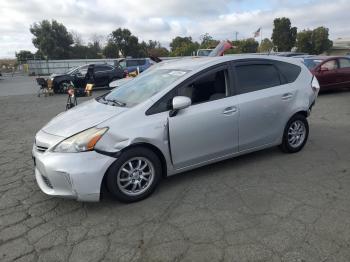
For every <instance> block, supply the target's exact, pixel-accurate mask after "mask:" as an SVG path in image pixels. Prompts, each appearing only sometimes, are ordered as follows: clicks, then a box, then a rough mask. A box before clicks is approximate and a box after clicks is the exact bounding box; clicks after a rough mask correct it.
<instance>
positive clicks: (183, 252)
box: [0, 78, 350, 262]
mask: <svg viewBox="0 0 350 262" xmlns="http://www.w3.org/2000/svg"><path fill="white" fill-rule="evenodd" d="M23 79H24V80H23ZM23 79H21V78H14V79H4V80H0V110H1V114H0V127H1V129H0V130H1V133H0V148H1V151H0V154H1V157H0V261H4V262H5V261H25V262H30V261H45V262H48V261H84V262H85V261H239V262H241V261H299V262H302V261H305V262H306V261H307V262H309V261H317V262H319V261H332V262H333V261H337V262H340V261H344V262H348V261H350V91H344V92H336V93H328V94H324V95H321V96H320V97H319V99H318V101H317V104H316V106H315V107H314V110H313V112H312V115H311V117H310V118H309V123H310V137H309V141H308V143H307V144H306V146H305V148H304V149H303V150H302V151H301V152H300V153H297V154H283V153H282V152H281V151H280V150H279V149H278V148H272V149H268V150H263V151H260V152H257V153H252V154H249V155H246V156H242V157H238V158H235V159H231V160H227V161H224V162H221V163H217V164H214V165H210V166H207V167H203V168H200V169H197V170H194V171H190V172H187V173H184V174H180V175H177V176H174V177H170V178H168V179H164V180H163V181H162V182H161V183H160V185H159V187H158V189H157V190H156V192H155V193H154V194H153V195H152V196H151V197H150V198H148V199H146V200H144V201H141V202H138V203H133V204H122V203H120V202H117V201H115V200H114V199H113V198H111V197H110V196H108V195H107V196H106V197H105V198H104V199H103V200H102V201H101V202H99V203H80V202H76V201H73V200H65V199H60V198H51V197H48V196H46V195H44V194H43V193H42V192H41V191H40V190H39V188H38V186H37V185H36V182H35V178H34V172H33V164H32V160H31V148H32V143H33V139H34V135H35V133H36V132H37V131H38V130H39V129H40V128H41V127H42V126H43V125H44V124H45V123H46V122H47V121H48V120H50V119H51V118H52V117H53V116H55V115H56V114H58V113H59V112H61V111H63V110H64V108H65V102H66V96H63V95H56V96H53V97H47V98H44V97H42V98H38V97H36V96H35V95H34V94H33V92H34V91H33V90H35V88H34V87H35V85H34V84H33V80H30V81H28V79H29V78H23ZM13 81H15V82H13ZM16 81H17V83H21V81H23V84H27V85H28V86H29V87H28V89H25V88H24V87H23V86H22V87H21V88H20V89H19V90H20V91H18V92H17V91H16V89H15V90H13V88H16V84H14V83H16ZM9 86H12V87H11V88H10V87H9ZM21 90H25V91H24V92H23V94H22V95H21V92H22V91H21ZM28 90H32V91H28ZM28 93H29V94H28ZM95 95H96V93H95ZM82 100H86V98H84V99H81V98H80V99H79V102H80V101H82Z"/></svg>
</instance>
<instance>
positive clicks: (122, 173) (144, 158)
mask: <svg viewBox="0 0 350 262" xmlns="http://www.w3.org/2000/svg"><path fill="white" fill-rule="evenodd" d="M140 161H141V162H140ZM129 163H131V166H130V164H129ZM145 165H146V167H145ZM142 168H143V169H142ZM147 173H149V174H147ZM106 175H107V177H106V182H107V187H108V189H109V191H110V192H111V194H112V195H113V196H114V197H115V198H116V199H118V200H119V201H121V202H125V203H131V202H136V201H140V200H142V199H145V198H146V197H148V196H149V195H151V194H152V193H153V191H154V190H155V188H156V186H157V185H158V183H159V180H160V178H161V176H162V165H161V161H160V159H159V158H158V156H157V155H156V154H155V153H154V152H153V151H152V150H150V149H148V148H144V147H134V148H131V149H128V150H126V151H124V152H123V153H122V154H121V156H120V157H119V158H118V159H117V160H116V161H115V162H114V163H113V164H112V165H111V166H110V167H109V169H108V171H107V174H106ZM146 179H148V181H147V180H146ZM133 190H134V192H133Z"/></svg>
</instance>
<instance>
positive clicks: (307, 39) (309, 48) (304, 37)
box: [296, 30, 314, 54]
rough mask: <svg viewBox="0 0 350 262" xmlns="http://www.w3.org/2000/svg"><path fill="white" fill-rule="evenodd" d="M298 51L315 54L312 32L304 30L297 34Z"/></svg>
mask: <svg viewBox="0 0 350 262" xmlns="http://www.w3.org/2000/svg"><path fill="white" fill-rule="evenodd" d="M296 46H297V49H298V51H299V52H304V53H308V54H313V53H314V44H313V43H312V30H303V31H301V32H299V33H298V34H297V44H296Z"/></svg>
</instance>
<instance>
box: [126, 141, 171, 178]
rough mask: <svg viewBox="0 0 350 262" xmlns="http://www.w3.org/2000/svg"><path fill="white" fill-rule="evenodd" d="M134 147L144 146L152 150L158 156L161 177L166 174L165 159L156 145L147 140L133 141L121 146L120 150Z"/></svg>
mask: <svg viewBox="0 0 350 262" xmlns="http://www.w3.org/2000/svg"><path fill="white" fill-rule="evenodd" d="M135 147H145V148H148V149H150V150H152V151H153V152H154V153H155V154H156V155H157V156H158V158H159V160H160V162H161V164H162V177H166V176H167V162H166V159H165V156H164V154H163V152H162V151H161V150H160V149H159V148H158V147H156V146H155V145H152V144H150V143H147V142H136V143H133V144H131V145H129V146H127V147H125V148H123V149H122V150H121V152H123V151H125V150H128V149H131V148H135Z"/></svg>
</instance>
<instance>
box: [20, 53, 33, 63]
mask: <svg viewBox="0 0 350 262" xmlns="http://www.w3.org/2000/svg"><path fill="white" fill-rule="evenodd" d="M16 58H17V62H18V63H26V62H27V60H30V59H34V54H33V53H32V52H30V51H28V50H20V51H19V52H18V53H17V52H16Z"/></svg>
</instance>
